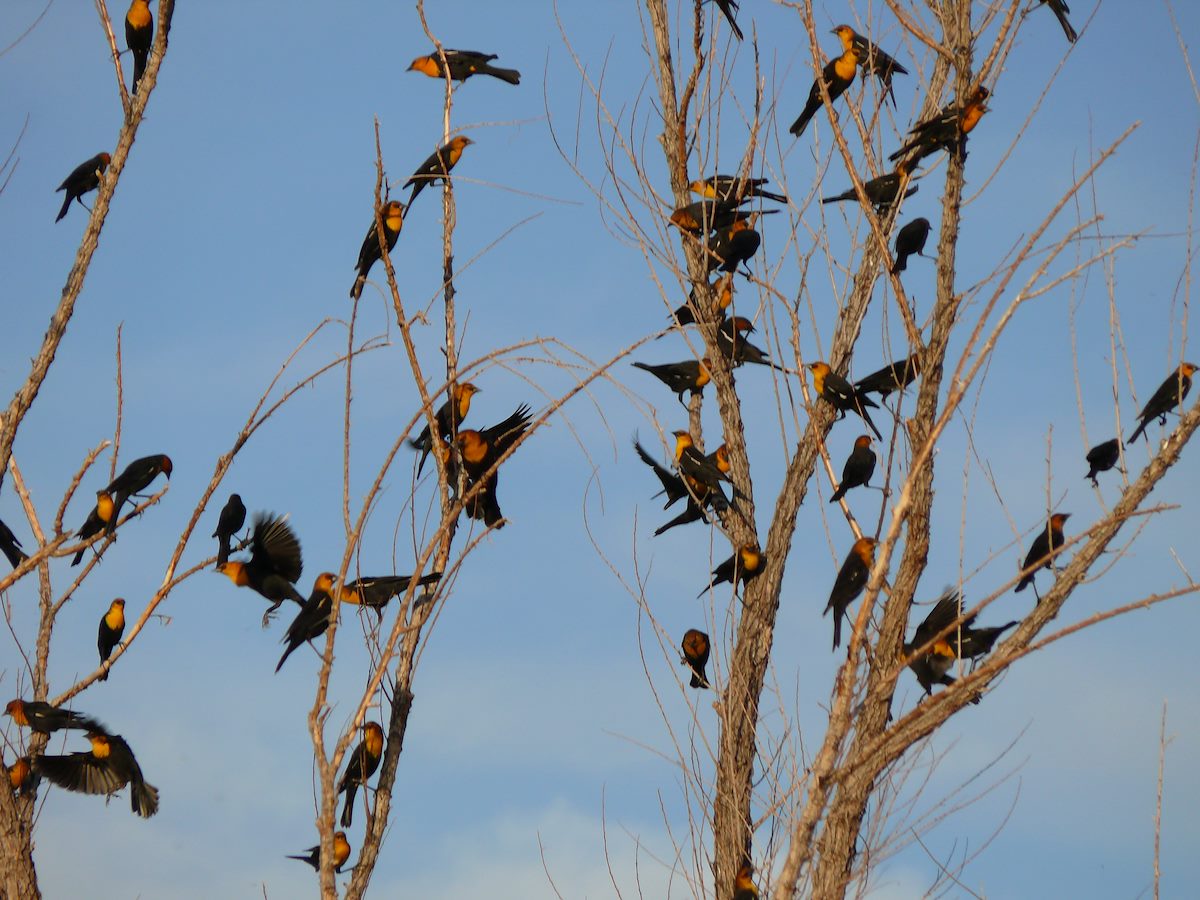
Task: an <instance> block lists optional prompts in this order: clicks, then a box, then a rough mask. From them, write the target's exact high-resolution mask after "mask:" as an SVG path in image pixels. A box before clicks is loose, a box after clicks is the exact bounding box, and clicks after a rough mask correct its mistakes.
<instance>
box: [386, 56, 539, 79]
mask: <svg viewBox="0 0 1200 900" xmlns="http://www.w3.org/2000/svg"><path fill="white" fill-rule="evenodd" d="M442 53H444V54H445V55H446V68H448V69H449V70H450V77H451V78H452V79H454V80H455V81H458V82H463V81H466V80H467V79H468V78H470V77H471V76H472V75H491V76H492V77H493V78H498V79H500V80H501V81H507V82H508V83H509V84H520V83H521V73H520V72H518V71H517V70H516V69H502V68H501V67H500V66H493V65H492V60H493V59H498V58H499V57H498V56H497V55H496V54H495V53H480V52H479V51H478V50H450V49H443V50H442ZM408 71H410V72H420V73H421V74H422V75H428V76H429V77H430V78H445V77H446V72H445V69H443V68H442V58H441V57H440V56H438V54H437V52H436V51H435V52H433V53H430V54H429V55H428V56H418V57H417V58H416V59H414V60H413V61H412V62H411V63H409V66H408Z"/></svg>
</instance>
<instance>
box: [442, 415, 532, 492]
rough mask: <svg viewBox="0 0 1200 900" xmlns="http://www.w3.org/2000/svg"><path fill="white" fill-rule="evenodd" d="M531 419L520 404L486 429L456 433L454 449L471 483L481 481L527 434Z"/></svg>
mask: <svg viewBox="0 0 1200 900" xmlns="http://www.w3.org/2000/svg"><path fill="white" fill-rule="evenodd" d="M532 418H533V416H532V415H531V413H530V409H529V407H528V406H527V405H526V404H524V403H522V404H521V405H520V406H518V407H517V410H516V412H514V413H513V414H512V415H511V416H509V417H508V418H507V419H505V420H504V421H502V422H499V423H497V424H495V425H493V426H491V427H490V428H484V429H481V430H479V431H472V430H466V431H460V432H459V433H458V449H459V453H460V454H461V455H462V462H463V468H464V469H465V470H466V473H467V475H468V476H470V477H471V478H472V479H478V478H480V477H482V476H483V475H484V473H486V472H487V470H488V469H490V468H491V467H492V466H493V465H495V463H496V460H498V459H499V458H500V457H501V456H503V455H504V453H506V452H507V451H508V449H509V448H510V447H512V446H513V444H515V443H516V442H517V441H518V440H520V438H521V436H522V435H523V434H525V432H526V431H528V430H529V421H530V419H532Z"/></svg>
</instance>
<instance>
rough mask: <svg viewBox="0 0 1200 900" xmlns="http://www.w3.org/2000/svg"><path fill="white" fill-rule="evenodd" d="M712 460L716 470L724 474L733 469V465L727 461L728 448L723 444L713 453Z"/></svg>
mask: <svg viewBox="0 0 1200 900" xmlns="http://www.w3.org/2000/svg"><path fill="white" fill-rule="evenodd" d="M713 460H714V461H715V462H716V464H717V468H718V469H720V470H721V471H722V472H725V473H726V474H728V473H729V471H730V470H731V469H732V468H733V463H732V462H730V460H729V447H727V446H726V445H725V444H722V445H721V446H720V447H718V448H717V450H716V452H715V453H713Z"/></svg>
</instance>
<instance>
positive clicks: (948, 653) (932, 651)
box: [929, 638, 954, 661]
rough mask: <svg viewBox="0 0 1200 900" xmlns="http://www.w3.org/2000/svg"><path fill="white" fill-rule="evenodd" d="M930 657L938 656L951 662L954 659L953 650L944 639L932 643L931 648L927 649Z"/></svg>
mask: <svg viewBox="0 0 1200 900" xmlns="http://www.w3.org/2000/svg"><path fill="white" fill-rule="evenodd" d="M929 655H930V656H938V657H941V658H942V659H944V660H947V661H952V660H953V659H954V648H953V647H951V646H950V642H949V641H948V640H946V639H945V638H942V639H941V640H938V641H934V642H933V646H932V647H930V648H929Z"/></svg>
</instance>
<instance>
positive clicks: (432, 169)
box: [404, 134, 475, 209]
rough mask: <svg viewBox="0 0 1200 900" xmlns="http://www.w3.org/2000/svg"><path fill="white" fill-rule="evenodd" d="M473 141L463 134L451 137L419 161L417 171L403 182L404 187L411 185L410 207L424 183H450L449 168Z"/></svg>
mask: <svg viewBox="0 0 1200 900" xmlns="http://www.w3.org/2000/svg"><path fill="white" fill-rule="evenodd" d="M473 143H475V142H474V141H473V140H471V139H470V138H469V137H466V136H465V135H461V134H460V135H458V136H457V137H452V138H450V143H448V144H445V145H443V146H441V147H439V148H438V149H437V150H435V151H434V152H433V153H432V154H430V156H429V158H428V159H427V160H425V162H423V163H421V165H420V167H419V168H418V169H417V171H415V172H413V175H412V178H410V179H408V181H406V182H404V187H412V193H411V194H410V195H409V197H408V206H409V208H410V209H411V208H412V205H413V201H414V200H416V199H417V194H419V193H421V191H422V190H423V189H424V187H425V185H427V184H433V183H434V182H435V181H438V180H440V181H441V182H442V184H449V183H450V170H451V169H453V168H454V167H455V166H456V165H457V164H458V158H459V157H460V156H462V152H463V150H464V149H465V148H466V147H467V146H468V145H470V144H473Z"/></svg>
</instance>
